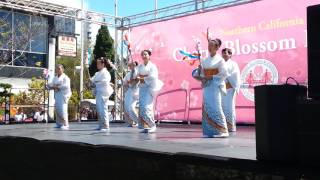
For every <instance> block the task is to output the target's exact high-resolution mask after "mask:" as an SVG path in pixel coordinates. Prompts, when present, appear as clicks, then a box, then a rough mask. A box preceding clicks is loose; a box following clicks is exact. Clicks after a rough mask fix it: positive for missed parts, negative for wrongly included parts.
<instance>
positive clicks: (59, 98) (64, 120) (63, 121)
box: [48, 64, 71, 130]
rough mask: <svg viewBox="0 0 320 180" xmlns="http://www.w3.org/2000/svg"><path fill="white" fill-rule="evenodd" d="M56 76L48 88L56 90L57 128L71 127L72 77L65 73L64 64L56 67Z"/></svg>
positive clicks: (66, 128)
mask: <svg viewBox="0 0 320 180" xmlns="http://www.w3.org/2000/svg"><path fill="white" fill-rule="evenodd" d="M56 74H57V75H56V76H55V77H54V78H53V80H52V82H51V83H49V84H48V88H49V89H52V90H54V99H55V112H56V113H55V114H56V128H61V129H62V130H68V129H69V121H68V101H69V99H70V97H71V88H70V78H69V77H68V76H67V75H66V74H65V73H64V67H63V65H62V64H58V65H57V67H56Z"/></svg>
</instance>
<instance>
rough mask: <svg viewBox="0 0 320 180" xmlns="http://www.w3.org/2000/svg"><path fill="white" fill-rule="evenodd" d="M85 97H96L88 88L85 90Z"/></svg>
mask: <svg viewBox="0 0 320 180" xmlns="http://www.w3.org/2000/svg"><path fill="white" fill-rule="evenodd" d="M83 98H84V99H94V98H95V97H94V95H93V94H92V92H91V91H90V90H86V91H84V92H83Z"/></svg>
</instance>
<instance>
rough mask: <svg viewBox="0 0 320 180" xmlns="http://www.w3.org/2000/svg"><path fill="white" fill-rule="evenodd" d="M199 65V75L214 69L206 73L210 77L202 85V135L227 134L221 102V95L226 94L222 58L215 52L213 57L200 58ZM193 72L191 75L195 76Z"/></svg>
mask: <svg viewBox="0 0 320 180" xmlns="http://www.w3.org/2000/svg"><path fill="white" fill-rule="evenodd" d="M201 65H202V69H201V73H200V76H202V77H205V73H204V71H208V70H213V71H215V74H212V75H207V77H208V78H210V79H209V80H207V82H206V83H205V85H204V86H203V105H202V129H203V135H204V136H205V137H220V136H228V135H229V133H228V129H227V122H226V118H225V116H224V113H223V110H222V103H221V98H222V96H224V95H225V94H226V86H225V79H226V77H227V71H226V67H225V62H224V59H223V58H222V57H221V56H220V55H219V54H216V55H215V56H214V57H208V58H207V59H202V60H201ZM198 71H199V70H198ZM195 74H196V73H195ZM195 74H193V76H195Z"/></svg>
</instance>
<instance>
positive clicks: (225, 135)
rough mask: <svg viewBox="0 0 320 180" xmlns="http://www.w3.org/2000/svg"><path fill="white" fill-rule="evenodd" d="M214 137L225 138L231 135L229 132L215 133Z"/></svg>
mask: <svg viewBox="0 0 320 180" xmlns="http://www.w3.org/2000/svg"><path fill="white" fill-rule="evenodd" d="M213 137H214V138H225V137H229V133H227V132H226V133H221V134H217V135H213Z"/></svg>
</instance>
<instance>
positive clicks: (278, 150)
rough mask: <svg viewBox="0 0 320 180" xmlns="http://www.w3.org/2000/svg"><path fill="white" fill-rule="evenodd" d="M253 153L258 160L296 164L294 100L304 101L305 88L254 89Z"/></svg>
mask: <svg viewBox="0 0 320 180" xmlns="http://www.w3.org/2000/svg"><path fill="white" fill-rule="evenodd" d="M254 92H255V119H256V123H255V124H256V152H257V159H258V160H269V161H282V162H292V161H295V160H296V154H297V152H296V149H297V147H296V145H297V143H296V142H297V138H296V129H297V127H296V113H295V112H296V107H297V105H296V104H297V99H305V98H306V96H307V88H306V87H305V86H297V85H263V86H256V87H255V88H254Z"/></svg>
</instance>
